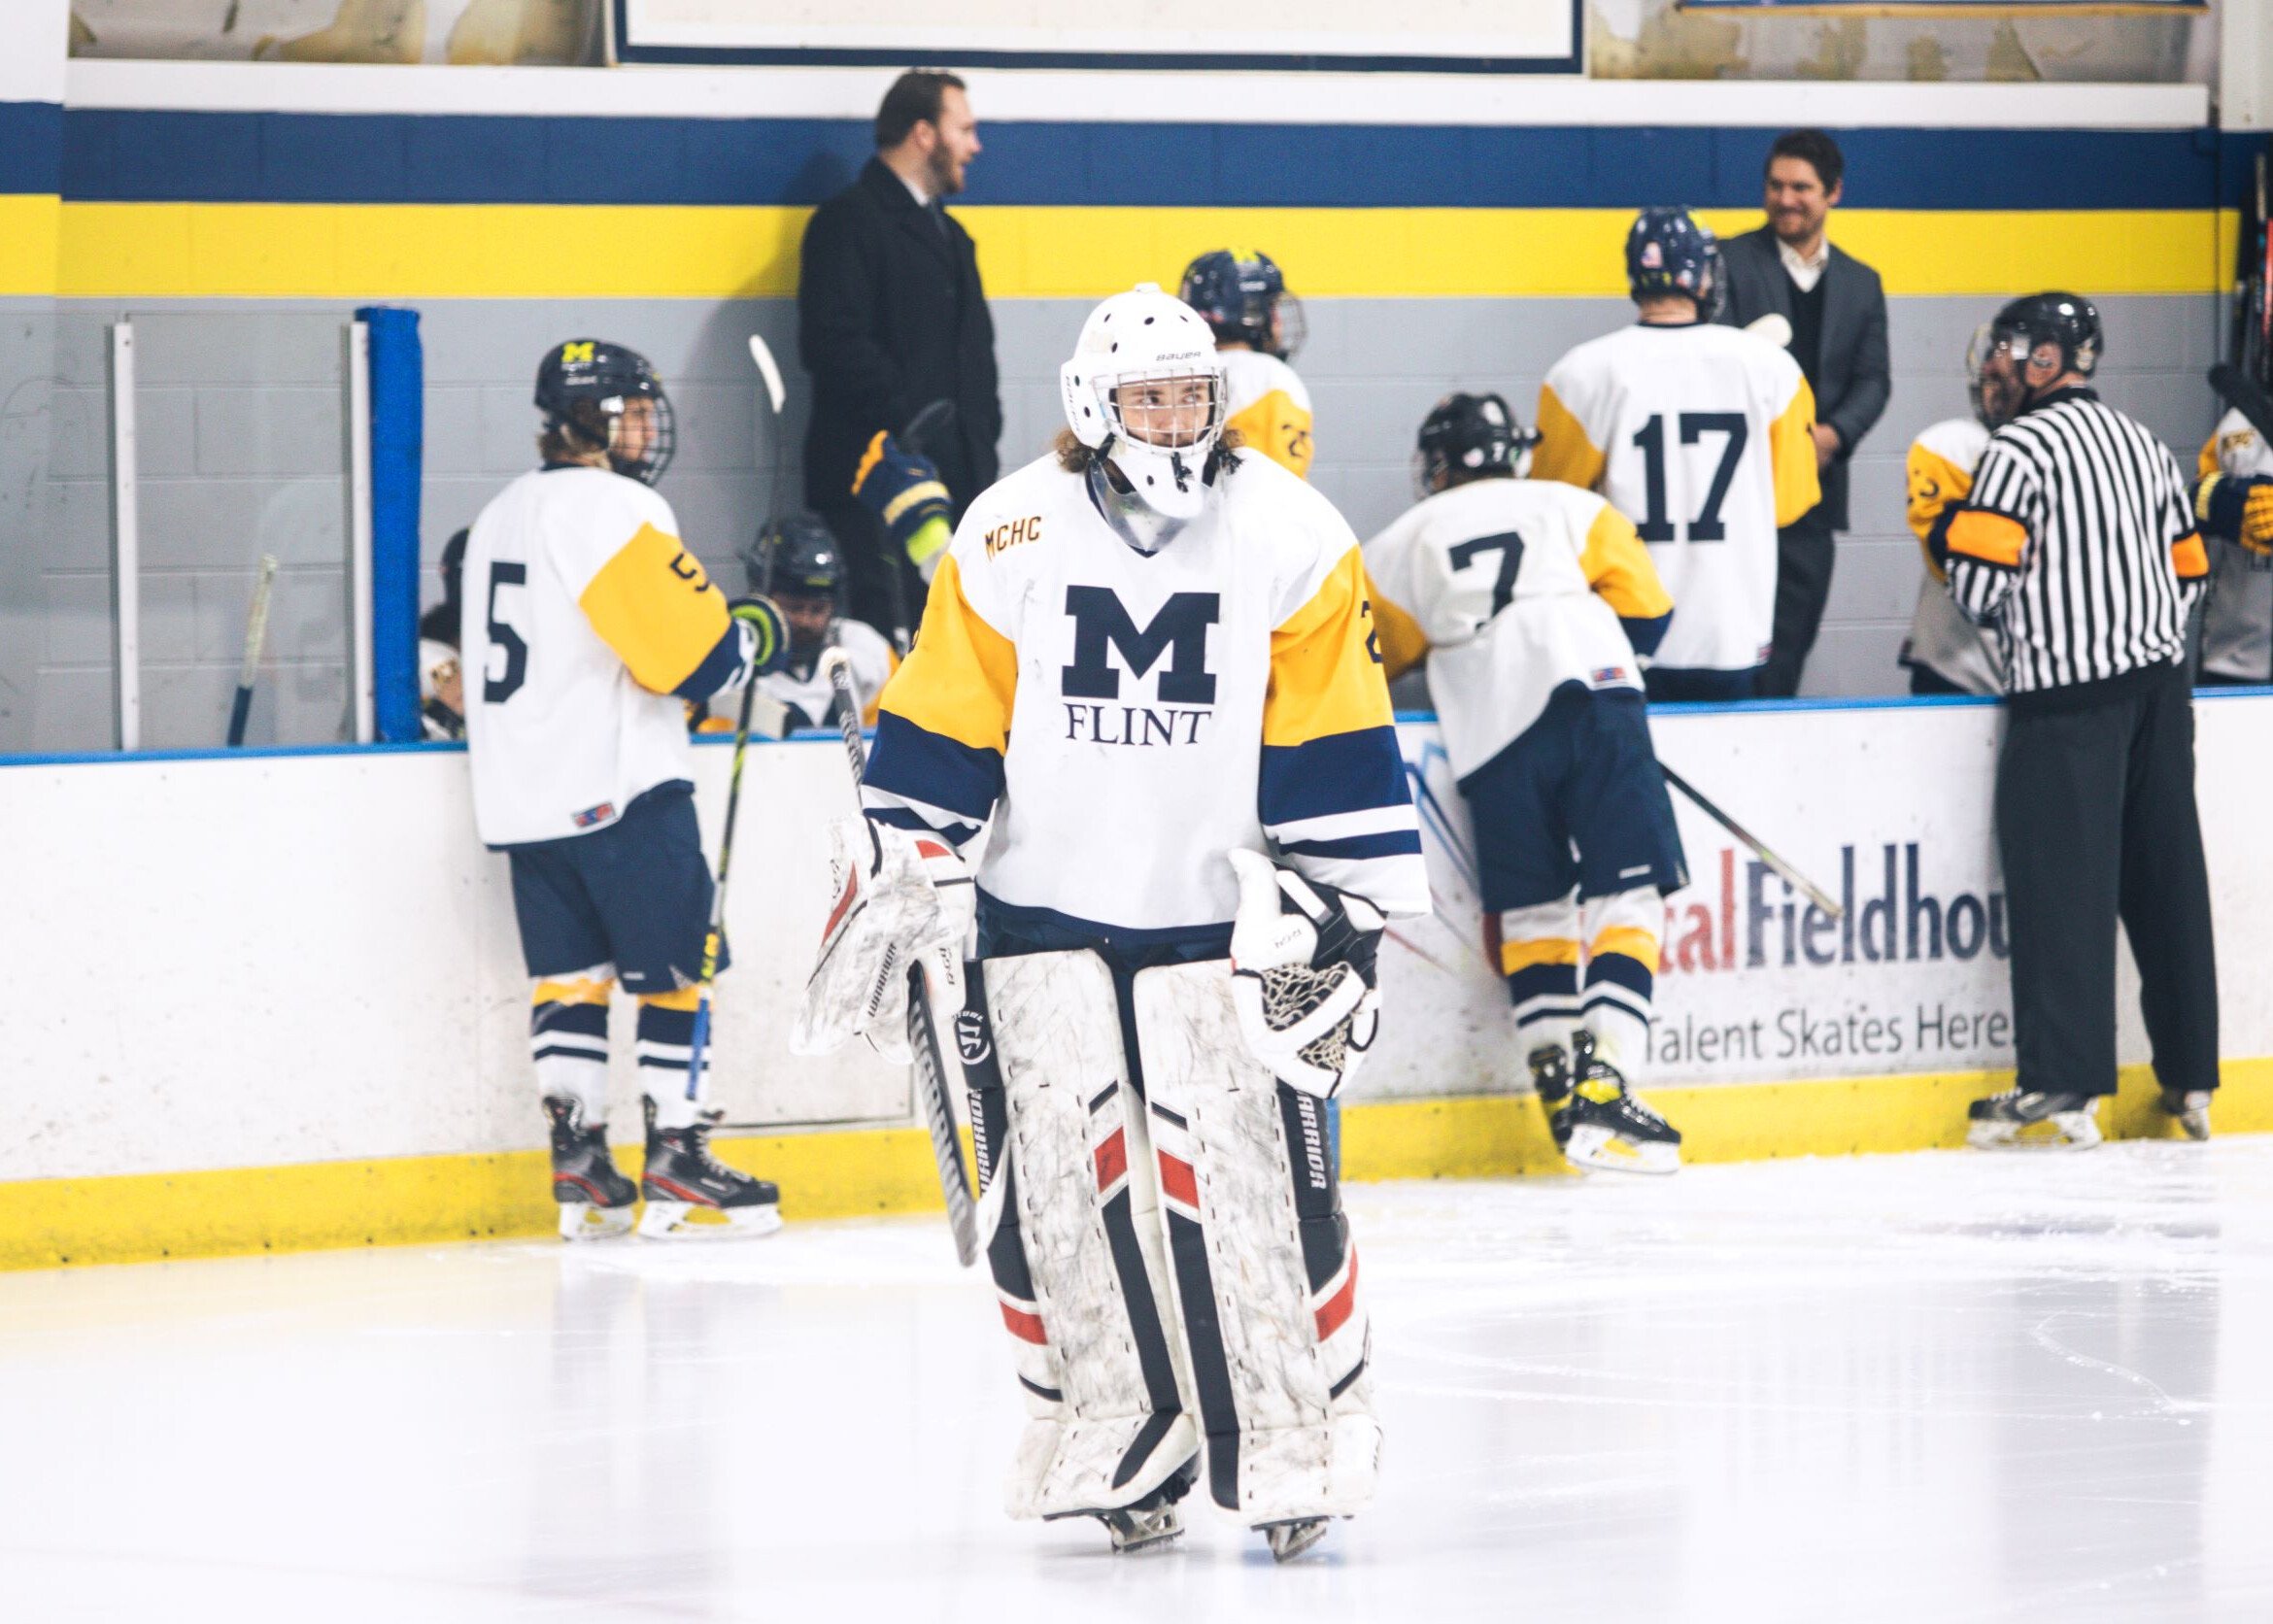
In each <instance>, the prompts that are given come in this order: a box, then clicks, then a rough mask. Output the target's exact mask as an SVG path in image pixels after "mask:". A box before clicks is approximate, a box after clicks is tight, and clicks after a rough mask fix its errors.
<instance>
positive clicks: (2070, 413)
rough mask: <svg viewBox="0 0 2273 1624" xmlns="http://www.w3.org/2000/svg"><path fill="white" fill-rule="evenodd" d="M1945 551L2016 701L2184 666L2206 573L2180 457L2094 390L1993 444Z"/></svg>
mask: <svg viewBox="0 0 2273 1624" xmlns="http://www.w3.org/2000/svg"><path fill="white" fill-rule="evenodd" d="M1948 547H1949V570H1950V591H1951V594H1952V595H1953V596H1954V597H1955V598H1956V600H1957V607H1958V608H1959V609H1960V610H1962V611H1963V612H1964V614H1965V616H1966V618H1967V619H1969V620H1971V621H1973V622H1975V623H1976V624H1977V625H1981V626H1991V627H1993V628H1995V630H1996V633H1997V640H1998V642H1999V644H2000V645H2001V647H2002V649H2003V653H2004V657H2005V670H2006V673H2007V675H2006V679H2005V686H2006V691H2007V692H2008V693H2011V694H2037V693H2043V692H2045V691H2046V690H2049V689H2056V688H2072V687H2074V686H2076V685H2077V684H2079V683H2089V682H2103V681H2105V680H2106V679H2108V678H2110V677H2118V676H2121V675H2122V674H2123V673H2125V672H2127V671H2137V670H2143V669H2146V668H2148V667H2151V666H2155V665H2167V664H2171V663H2173V662H2175V661H2176V660H2179V659H2180V657H2181V656H2182V654H2183V653H2184V652H2185V648H2186V638H2187V613H2188V610H2189V609H2190V608H2191V607H2192V605H2193V601H2194V599H2195V598H2196V597H2197V596H2199V595H2200V593H2201V592H2202V589H2203V586H2204V584H2205V583H2206V581H2207V579H2208V577H2209V572H2210V562H2209V558H2208V555H2207V554H2205V553H2204V551H2203V549H2202V541H2201V538H2200V536H2198V535H2197V534H2196V533H2195V530H2194V509H2193V500H2192V493H2191V492H2190V491H2188V486H2187V480H2186V476H2185V475H2184V474H2182V473H2181V472H2180V471H2179V465H2178V460H2177V458H2175V457H2172V456H2171V454H2170V451H2169V448H2167V447H2166V446H2164V445H2163V443H2162V442H2161V441H2160V440H2158V439H2156V438H2155V437H2154V435H2153V434H2150V433H2149V432H2148V431H2147V430H2146V429H2144V428H2142V427H2140V426H2139V424H2137V423H2133V422H2132V421H2131V420H2130V419H2129V418H2127V417H2125V416H2123V414H2122V413H2120V412H2119V411H2117V410H2116V409H2115V408H2114V407H2112V406H2109V405H2107V404H2105V403H2104V402H2102V401H2101V400H2100V398H2099V397H2098V395H2096V394H2094V393H2093V392H2092V391H2091V390H2089V389H2061V390H2058V391H2057V392H2055V393H2053V394H2052V395H2049V396H2047V397H2046V398H2045V399H2044V400H2043V401H2042V402H2041V403H2039V404H2038V405H2036V406H2034V407H2032V408H2030V409H2029V410H2028V411H2026V412H2023V413H2022V414H2021V415H2020V416H2019V417H2017V418H2015V419H2014V420H2013V421H2012V422H2011V423H2006V424H2005V425H2004V426H2003V427H2002V428H1999V429H1998V430H1997V431H1996V433H1995V434H1994V435H1992V436H1991V437H1990V439H1989V443H1988V449H1987V451H1985V452H1984V453H1983V454H1982V459H1981V467H1980V470H1979V471H1978V472H1977V473H1976V474H1975V475H1974V480H1973V490H1972V492H1971V493H1970V495H1969V496H1968V498H1967V500H1966V504H1965V506H1964V508H1963V509H1962V510H1960V511H1959V512H1958V513H1957V515H1956V516H1955V517H1954V518H1953V519H1952V520H1951V524H1950V528H1949V532H1948Z"/></svg>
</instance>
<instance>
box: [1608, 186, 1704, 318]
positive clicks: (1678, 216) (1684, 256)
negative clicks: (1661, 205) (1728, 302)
mask: <svg viewBox="0 0 2273 1624" xmlns="http://www.w3.org/2000/svg"><path fill="white" fill-rule="evenodd" d="M1727 280H1728V279H1727V278H1726V277H1725V276H1723V275H1722V274H1721V263H1720V239H1718V238H1717V237H1715V236H1713V233H1712V232H1711V231H1709V230H1707V229H1706V228H1705V227H1704V226H1703V225H1701V224H1699V223H1698V222H1697V220H1695V219H1694V218H1692V217H1691V216H1690V214H1689V211H1688V210H1686V209H1644V210H1643V211H1642V212H1641V213H1640V214H1639V215H1636V216H1635V217H1634V224H1633V227H1632V228H1631V229H1630V230H1628V231H1627V233H1626V287H1627V288H1628V289H1629V290H1630V291H1631V292H1632V294H1633V296H1634V297H1635V298H1636V299H1645V298H1652V297H1655V296H1658V295H1660V294H1665V293H1680V294H1684V295H1686V296H1687V297H1689V298H1691V299H1694V300H1695V301H1696V303H1697V315H1698V318H1699V319H1700V320H1701V321H1713V319H1714V318H1716V317H1717V316H1718V315H1719V314H1720V305H1721V298H1722V292H1723V288H1724V285H1725V284H1726V282H1727Z"/></svg>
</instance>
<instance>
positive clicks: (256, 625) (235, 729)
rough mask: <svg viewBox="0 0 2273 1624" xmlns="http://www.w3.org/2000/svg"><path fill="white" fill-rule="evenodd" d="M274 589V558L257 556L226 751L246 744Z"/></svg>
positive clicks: (231, 702)
mask: <svg viewBox="0 0 2273 1624" xmlns="http://www.w3.org/2000/svg"><path fill="white" fill-rule="evenodd" d="M275 588H276V555H275V554H274V553H263V554H262V555H261V556H260V579H259V581H258V582H256V583H255V584H254V588H253V612H252V613H251V614H249V615H247V616H246V617H245V663H244V664H243V665H241V666H240V667H238V670H237V696H236V698H235V699H233V700H232V701H230V704H229V748H230V749H231V750H234V749H236V748H237V747H238V746H240V745H242V744H243V743H244V742H245V724H246V723H248V722H250V721H251V720H252V719H253V682H254V678H255V677H257V676H258V675H259V674H260V646H261V644H263V643H265V642H266V641H267V640H268V598H269V594H270V592H273V591H274V590H275Z"/></svg>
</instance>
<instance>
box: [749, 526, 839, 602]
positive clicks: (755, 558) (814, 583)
mask: <svg viewBox="0 0 2273 1624" xmlns="http://www.w3.org/2000/svg"><path fill="white" fill-rule="evenodd" d="M742 563H743V566H744V568H746V569H747V570H748V571H749V576H750V590H751V591H752V592H763V593H765V594H766V595H767V596H768V597H828V598H836V597H839V596H840V595H841V594H842V592H843V591H844V555H843V554H842V553H841V552H839V551H838V549H837V545H836V537H835V536H833V535H831V533H830V530H829V526H828V525H826V524H822V523H821V521H820V520H818V519H816V518H814V517H813V516H812V515H811V514H809V513H790V514H783V515H781V516H779V517H777V518H773V519H768V520H767V521H766V522H765V527H764V528H763V529H762V530H760V531H759V532H758V539H757V540H756V541H755V542H754V543H752V544H751V547H750V550H749V552H747V553H745V554H744V555H743V556H742Z"/></svg>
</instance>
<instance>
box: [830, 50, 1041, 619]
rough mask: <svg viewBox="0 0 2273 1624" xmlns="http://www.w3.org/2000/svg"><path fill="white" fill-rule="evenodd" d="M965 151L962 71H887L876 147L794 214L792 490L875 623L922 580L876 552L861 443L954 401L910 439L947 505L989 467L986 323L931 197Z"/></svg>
mask: <svg viewBox="0 0 2273 1624" xmlns="http://www.w3.org/2000/svg"><path fill="white" fill-rule="evenodd" d="M979 150H980V149H979V139H978V123H977V120H976V119H974V118H972V117H971V112H970V102H969V100H968V98H967V95H966V93H965V87H964V83H963V81H962V80H960V79H958V78H956V77H955V76H954V75H953V74H946V73H927V72H911V73H905V74H902V75H900V76H899V79H898V80H897V81H896V82H895V83H894V84H893V86H892V88H891V89H890V90H889V91H887V92H886V93H885V96H884V101H883V105H882V106H881V107H879V108H878V109H877V110H876V155H875V156H874V157H872V158H870V159H869V160H868V162H867V163H866V164H865V166H864V167H863V168H862V170H861V173H860V175H859V177H858V178H857V179H856V180H855V181H854V182H853V184H852V185H851V186H847V187H845V189H844V190H842V191H840V192H838V193H837V194H836V195H835V196H834V197H831V199H830V200H829V201H828V202H826V203H824V204H822V205H821V207H820V208H819V209H817V210H815V211H814V213H813V219H812V220H811V222H810V223H809V224H808V225H807V226H806V227H805V241H804V249H803V254H802V266H801V269H800V272H799V275H798V281H797V352H798V355H800V356H801V357H802V358H803V360H804V363H805V370H806V371H808V372H810V373H811V374H812V376H813V421H812V425H811V427H810V428H809V429H807V431H806V434H805V500H806V504H807V505H808V506H809V507H811V508H812V509H813V511H815V512H816V513H818V514H819V515H820V516H821V517H822V519H823V520H825V521H826V522H827V523H828V524H829V527H830V529H831V530H832V531H833V532H834V533H835V535H836V538H837V540H838V542H839V543H840V544H841V545H842V547H843V549H844V556H845V560H846V563H847V565H848V566H849V573H850V575H851V583H850V585H851V595H852V603H851V610H852V613H853V614H854V615H856V616H858V617H859V618H860V619H862V620H864V621H866V622H867V623H868V624H869V625H870V626H875V627H876V628H877V629H878V630H880V631H883V632H885V633H887V634H888V635H889V634H890V633H891V632H892V631H893V629H894V627H895V623H896V622H898V623H899V624H900V625H903V626H905V625H912V624H913V621H912V619H911V618H910V616H911V615H913V614H919V613H920V611H921V609H922V598H921V596H920V593H921V592H922V586H921V583H920V582H917V581H915V580H914V579H913V578H912V571H910V570H909V569H908V568H907V564H906V560H904V559H902V558H898V557H893V556H888V553H887V549H886V544H885V538H884V534H883V531H882V529H881V527H880V526H879V525H878V524H877V522H876V520H875V519H874V518H873V517H872V516H871V515H870V514H869V513H868V512H867V511H866V510H865V509H864V508H863V507H861V506H860V504H858V503H857V502H856V501H854V499H853V494H852V485H853V477H854V473H855V470H856V469H858V468H859V466H860V463H861V458H862V456H863V454H864V453H865V451H866V450H867V447H868V442H869V441H870V440H871V439H872V438H873V437H874V436H875V435H876V434H877V433H878V432H879V431H885V432H897V431H898V430H899V429H902V428H904V427H906V426H907V423H908V420H909V419H910V418H912V417H913V416H914V415H915V414H916V412H917V411H919V410H920V409H921V408H923V407H924V406H925V405H927V404H929V403H930V402H932V401H934V400H940V399H946V400H952V401H954V402H955V406H956V413H955V420H954V423H953V425H952V426H951V427H948V428H946V429H944V430H942V431H939V432H936V433H934V434H933V435H932V436H931V438H930V439H929V440H928V441H927V443H926V445H925V446H924V448H923V449H924V451H925V453H926V454H927V455H928V456H929V457H931V459H932V460H933V463H934V464H935V465H936V466H937V468H938V472H939V477H940V479H941V481H942V482H944V483H945V485H946V487H947V489H948V491H949V493H950V494H951V496H952V498H953V503H954V516H955V517H956V518H957V519H960V518H961V517H962V515H963V510H964V509H965V508H966V507H967V506H968V505H969V504H970V500H971V498H972V497H974V496H976V495H977V494H978V493H979V492H980V491H984V490H985V489H986V488H987V487H988V486H990V485H992V484H994V482H995V476H996V474H997V473H998V472H999V471H1000V467H1001V464H1000V463H999V462H998V461H997V459H996V454H995V442H996V440H997V438H998V437H1000V435H1001V431H1002V406H1001V400H1000V398H999V397H998V396H997V393H996V374H995V324H994V321H993V319H992V318H991V317H989V316H988V314H987V299H986V291H985V289H984V288H981V287H980V286H979V272H978V256H977V254H976V251H975V250H973V248H972V247H971V241H970V235H969V233H968V232H967V231H965V230H964V228H963V226H962V224H961V223H960V222H959V221H958V220H956V219H955V218H954V217H953V216H951V215H949V214H948V213H947V211H946V209H945V208H944V207H943V205H944V203H945V202H946V200H947V199H948V198H950V197H953V196H955V195H956V194H957V193H959V192H961V191H962V190H963V186H964V173H965V170H966V167H967V165H968V164H969V162H970V160H971V159H972V158H974V157H976V156H977V155H978V152H979ZM903 605H904V607H903Z"/></svg>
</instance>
